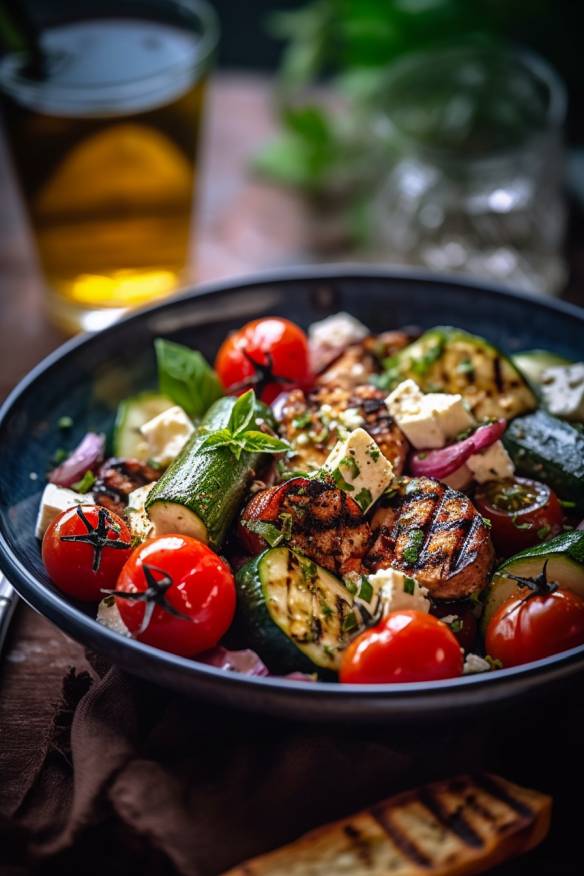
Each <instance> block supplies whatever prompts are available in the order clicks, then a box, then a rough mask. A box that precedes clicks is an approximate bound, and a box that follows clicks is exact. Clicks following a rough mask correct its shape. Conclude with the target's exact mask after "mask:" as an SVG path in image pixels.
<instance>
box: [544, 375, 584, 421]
mask: <svg viewBox="0 0 584 876" xmlns="http://www.w3.org/2000/svg"><path fill="white" fill-rule="evenodd" d="M541 391H542V394H543V400H544V403H545V406H546V408H547V409H548V411H549V412H550V414H553V415H554V416H555V417H565V418H566V419H567V420H575V421H577V422H584V362H576V363H575V364H574V365H557V366H554V367H553V368H546V370H545V371H544V372H543V374H542V386H541Z"/></svg>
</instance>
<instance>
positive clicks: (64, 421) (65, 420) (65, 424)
mask: <svg viewBox="0 0 584 876" xmlns="http://www.w3.org/2000/svg"><path fill="white" fill-rule="evenodd" d="M72 425H73V418H72V417H59V419H58V420H57V426H58V427H59V429H70V428H71V427H72Z"/></svg>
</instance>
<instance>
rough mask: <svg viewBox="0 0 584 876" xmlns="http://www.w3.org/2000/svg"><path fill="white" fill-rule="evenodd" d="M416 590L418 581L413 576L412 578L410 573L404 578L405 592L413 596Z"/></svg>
mask: <svg viewBox="0 0 584 876" xmlns="http://www.w3.org/2000/svg"><path fill="white" fill-rule="evenodd" d="M415 592H416V582H415V581H414V579H413V578H410V577H409V576H408V575H406V576H405V578H404V593H407V594H408V595H409V596H413V595H414V593H415Z"/></svg>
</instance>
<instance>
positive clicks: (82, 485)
mask: <svg viewBox="0 0 584 876" xmlns="http://www.w3.org/2000/svg"><path fill="white" fill-rule="evenodd" d="M94 483H95V475H94V474H93V472H92V471H91V469H89V468H88V469H87V471H86V472H85V474H84V475H83V477H82V478H81V479H80V480H78V481H77V482H76V483H74V484H73V485H72V487H71V489H73V490H75V492H76V493H88V492H89V491H90V489H91V488H92V486H93V485H94Z"/></svg>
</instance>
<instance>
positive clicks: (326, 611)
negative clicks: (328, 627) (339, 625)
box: [320, 599, 333, 617]
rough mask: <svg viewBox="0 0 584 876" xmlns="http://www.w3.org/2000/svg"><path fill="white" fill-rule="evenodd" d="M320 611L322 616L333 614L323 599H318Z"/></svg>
mask: <svg viewBox="0 0 584 876" xmlns="http://www.w3.org/2000/svg"><path fill="white" fill-rule="evenodd" d="M320 611H321V614H322V616H323V617H331V616H332V614H333V610H332V608H331V607H330V605H329V604H328V602H325V601H324V599H321V600H320Z"/></svg>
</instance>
